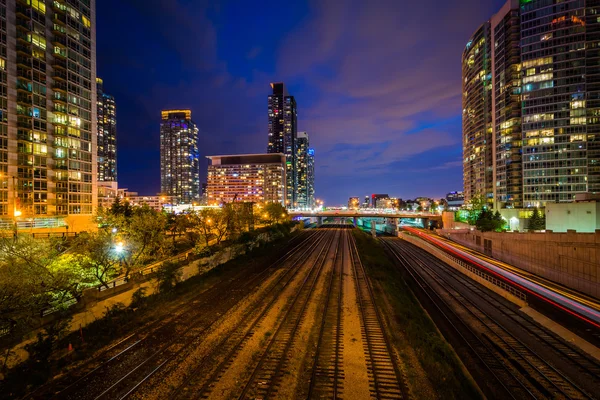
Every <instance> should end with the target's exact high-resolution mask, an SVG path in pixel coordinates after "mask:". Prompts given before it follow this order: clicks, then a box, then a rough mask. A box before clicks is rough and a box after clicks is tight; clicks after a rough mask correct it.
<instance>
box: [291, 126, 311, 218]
mask: <svg viewBox="0 0 600 400" xmlns="http://www.w3.org/2000/svg"><path fill="white" fill-rule="evenodd" d="M314 157H315V152H314V150H313V149H311V148H310V142H309V137H308V133H306V132H298V137H297V146H296V159H297V163H296V167H297V171H296V172H297V177H298V190H297V193H296V201H295V202H294V207H295V208H296V207H298V208H312V207H313V206H314V203H315V201H314V195H315V185H314V181H315V161H314V160H315V158H314Z"/></svg>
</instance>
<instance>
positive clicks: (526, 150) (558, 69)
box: [463, 0, 600, 208]
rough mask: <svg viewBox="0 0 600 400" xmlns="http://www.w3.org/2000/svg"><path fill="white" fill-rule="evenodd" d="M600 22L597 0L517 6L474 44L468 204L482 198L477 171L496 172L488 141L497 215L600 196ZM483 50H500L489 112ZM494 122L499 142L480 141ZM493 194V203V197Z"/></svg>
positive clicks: (466, 97) (467, 56) (532, 0)
mask: <svg viewBox="0 0 600 400" xmlns="http://www.w3.org/2000/svg"><path fill="white" fill-rule="evenodd" d="M597 15H600V2H598V1H592V0H587V1H586V0H568V1H558V0H521V1H518V0H510V1H508V2H507V3H506V4H505V5H504V7H503V8H502V9H501V10H500V12H499V13H497V14H496V15H494V16H493V17H492V18H491V20H490V22H486V23H485V24H484V25H482V27H481V28H479V29H478V30H477V32H476V33H475V34H474V35H473V37H472V38H471V39H470V40H469V41H468V42H467V47H466V49H465V52H464V53H463V144H464V162H465V171H464V180H465V200H466V201H468V200H469V199H470V198H471V197H472V196H473V193H475V192H479V191H480V183H481V182H482V180H481V176H482V174H481V171H480V170H479V169H478V166H479V165H485V166H486V170H487V167H488V166H489V165H490V163H489V161H488V158H489V154H488V152H487V151H484V150H487V148H485V146H484V147H481V146H480V145H479V143H493V146H491V148H492V150H493V152H492V159H493V162H492V164H491V165H492V166H493V174H492V176H493V182H492V188H493V193H494V194H493V196H492V198H493V199H494V205H495V207H497V208H521V207H525V208H526V207H534V206H544V205H545V204H546V203H548V202H569V201H573V200H574V199H575V195H576V194H580V193H586V192H600V67H599V66H598V65H600V45H599V43H600V20H599V19H598V17H597ZM486 27H487V28H486ZM486 31H487V32H488V33H486ZM479 43H481V44H484V43H489V44H490V47H491V58H492V65H493V71H492V72H493V73H492V74H491V82H492V87H493V98H492V100H493V101H492V102H491V103H490V104H489V105H486V104H487V102H488V100H487V99H488V97H487V92H488V90H487V89H485V88H486V87H487V85H488V81H489V79H488V74H489V69H488V68H486V63H485V62H484V61H483V60H481V62H480V61H479V60H480V59H479V58H478V57H479V55H480V54H482V53H481V50H480V49H477V47H476V46H477V45H478V44H479ZM477 50H479V51H477ZM485 54H486V53H485V52H484V53H483V55H484V59H485ZM478 71H479V72H478ZM478 74H479V75H478ZM477 76H479V77H480V78H481V79H480V80H479V81H478V80H477ZM488 115H492V121H491V126H492V127H493V132H492V135H491V136H489V137H488V136H485V135H484V136H483V138H482V139H483V141H478V140H477V138H478V137H481V136H480V133H481V132H487V131H488V129H487V128H486V126H487V124H488V121H489V118H488ZM490 139H492V141H491V142H490ZM483 176H487V174H485V175H483ZM486 187H487V183H486ZM484 193H486V197H487V190H485V191H484Z"/></svg>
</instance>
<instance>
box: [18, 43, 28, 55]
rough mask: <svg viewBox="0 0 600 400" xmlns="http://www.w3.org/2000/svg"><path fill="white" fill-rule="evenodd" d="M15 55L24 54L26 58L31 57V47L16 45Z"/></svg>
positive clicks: (21, 44)
mask: <svg viewBox="0 0 600 400" xmlns="http://www.w3.org/2000/svg"><path fill="white" fill-rule="evenodd" d="M17 54H26V55H28V56H30V55H31V45H30V44H24V43H23V42H18V43H17Z"/></svg>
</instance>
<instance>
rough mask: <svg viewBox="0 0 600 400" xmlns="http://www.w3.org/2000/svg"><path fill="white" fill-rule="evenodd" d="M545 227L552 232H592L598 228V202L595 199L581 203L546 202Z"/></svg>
mask: <svg viewBox="0 0 600 400" xmlns="http://www.w3.org/2000/svg"><path fill="white" fill-rule="evenodd" d="M546 229H549V230H552V231H553V232H566V231H567V230H569V229H572V230H574V231H577V232H594V231H595V230H596V229H600V203H598V202H595V201H589V202H581V203H548V204H546Z"/></svg>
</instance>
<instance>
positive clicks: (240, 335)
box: [171, 231, 328, 399]
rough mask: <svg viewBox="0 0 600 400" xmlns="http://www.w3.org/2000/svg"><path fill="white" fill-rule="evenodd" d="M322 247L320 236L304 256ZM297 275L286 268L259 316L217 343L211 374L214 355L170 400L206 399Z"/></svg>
mask: <svg viewBox="0 0 600 400" xmlns="http://www.w3.org/2000/svg"><path fill="white" fill-rule="evenodd" d="M321 232H323V231H321ZM321 245H323V246H322V247H321V250H320V251H321V252H322V251H323V250H324V248H325V247H327V246H328V242H327V241H326V240H325V235H322V236H321V237H320V238H319V240H317V241H315V243H313V245H312V246H310V247H309V248H308V249H307V251H306V252H305V253H304V255H305V256H308V255H310V252H312V251H316V250H318V249H319V246H321ZM299 261H300V260H299ZM301 261H305V259H304V258H302V260H301ZM299 272H300V268H296V265H295V264H294V265H292V266H291V267H290V268H288V269H287V270H286V271H285V273H284V274H282V275H281V276H280V277H279V278H278V279H277V281H276V282H275V284H274V285H273V289H272V290H270V291H269V292H268V293H266V294H265V299H266V301H264V300H263V302H264V303H265V304H266V306H265V307H263V308H262V310H260V313H259V314H258V315H255V313H253V312H252V311H255V309H251V310H250V311H249V312H248V313H246V314H245V315H244V317H243V318H242V319H241V320H240V322H239V323H238V324H237V327H236V328H235V330H234V331H233V332H232V333H231V334H230V335H228V336H227V337H225V338H223V339H222V340H221V341H219V343H218V344H217V345H216V346H215V348H218V349H220V352H221V353H224V354H225V356H224V357H223V358H222V360H221V361H220V362H219V363H218V364H217V365H216V366H212V373H210V374H207V371H210V370H211V366H210V365H209V364H210V361H211V360H212V358H213V354H209V355H207V356H206V357H204V358H203V359H202V360H200V361H199V362H198V363H197V365H196V366H195V368H193V369H192V371H191V372H190V373H188V374H187V375H186V377H185V379H184V380H183V381H182V382H181V383H180V384H179V385H178V386H177V388H176V389H175V391H174V393H173V394H172V396H171V397H172V398H175V399H185V398H197V397H199V396H203V397H206V396H208V395H209V394H210V393H211V391H212V389H213V387H214V385H215V384H216V383H217V382H218V381H219V379H220V378H221V376H222V375H223V373H224V372H225V370H226V369H227V368H228V367H229V366H230V365H231V363H232V361H233V359H234V358H235V356H236V355H237V354H238V353H239V351H240V349H241V348H242V347H243V346H244V344H246V343H247V342H248V340H249V339H250V337H252V336H253V335H254V330H255V328H256V327H257V326H258V325H259V324H260V322H261V321H262V320H263V318H264V317H265V315H266V314H267V313H268V312H269V311H270V310H271V309H272V307H273V305H274V304H275V302H276V301H277V300H278V299H279V296H280V295H281V293H282V292H283V291H284V290H285V289H286V288H287V287H288V286H289V284H290V283H291V282H292V281H293V279H294V278H295V277H296V276H297V274H298V273H299ZM207 376H208V377H207Z"/></svg>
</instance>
